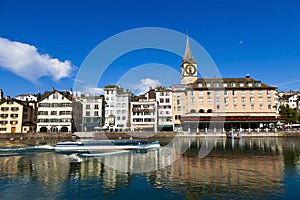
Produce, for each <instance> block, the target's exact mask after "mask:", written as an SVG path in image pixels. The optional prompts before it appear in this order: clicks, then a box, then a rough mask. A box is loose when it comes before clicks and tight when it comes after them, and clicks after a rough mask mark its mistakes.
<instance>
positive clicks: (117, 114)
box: [104, 85, 132, 130]
mask: <svg viewBox="0 0 300 200" xmlns="http://www.w3.org/2000/svg"><path fill="white" fill-rule="evenodd" d="M104 97H105V124H104V128H109V129H112V130H124V129H129V128H130V119H129V117H130V110H129V108H130V102H131V99H132V93H131V92H130V91H128V90H126V91H124V89H123V88H121V87H119V86H117V85H108V86H105V87H104Z"/></svg>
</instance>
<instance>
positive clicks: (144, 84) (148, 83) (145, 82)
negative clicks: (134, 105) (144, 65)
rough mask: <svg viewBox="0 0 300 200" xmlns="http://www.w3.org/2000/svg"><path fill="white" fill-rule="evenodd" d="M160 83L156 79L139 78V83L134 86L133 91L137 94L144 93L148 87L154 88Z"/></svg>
mask: <svg viewBox="0 0 300 200" xmlns="http://www.w3.org/2000/svg"><path fill="white" fill-rule="evenodd" d="M160 85H161V83H160V82H159V81H158V80H154V79H151V78H143V79H141V80H140V83H139V84H138V85H137V86H136V87H135V88H134V91H133V92H134V93H135V94H137V95H140V94H144V93H146V92H148V91H149V88H150V87H152V88H155V87H157V86H160Z"/></svg>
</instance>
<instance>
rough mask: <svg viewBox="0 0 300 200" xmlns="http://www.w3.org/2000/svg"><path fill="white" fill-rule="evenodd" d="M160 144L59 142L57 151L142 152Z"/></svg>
mask: <svg viewBox="0 0 300 200" xmlns="http://www.w3.org/2000/svg"><path fill="white" fill-rule="evenodd" d="M159 147H160V143H159V142H158V141H156V142H148V141H147V140H80V141H74V142H59V143H57V144H56V145H55V147H54V149H55V151H59V152H89V151H102V150H137V149H139V150H142V149H153V148H159Z"/></svg>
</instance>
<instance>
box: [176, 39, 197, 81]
mask: <svg viewBox="0 0 300 200" xmlns="http://www.w3.org/2000/svg"><path fill="white" fill-rule="evenodd" d="M180 69H181V84H189V83H193V82H195V81H196V80H197V63H196V61H195V59H194V57H193V56H192V53H191V48H190V43H189V38H188V37H187V38H186V47H185V53H184V57H183V59H182V64H181V66H180Z"/></svg>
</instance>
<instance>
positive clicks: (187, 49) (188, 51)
mask: <svg viewBox="0 0 300 200" xmlns="http://www.w3.org/2000/svg"><path fill="white" fill-rule="evenodd" d="M182 62H189V63H191V64H196V61H195V59H194V57H193V56H192V52H191V48H190V42H189V36H188V35H187V37H186V45H185V53H184V57H183V60H182Z"/></svg>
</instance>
